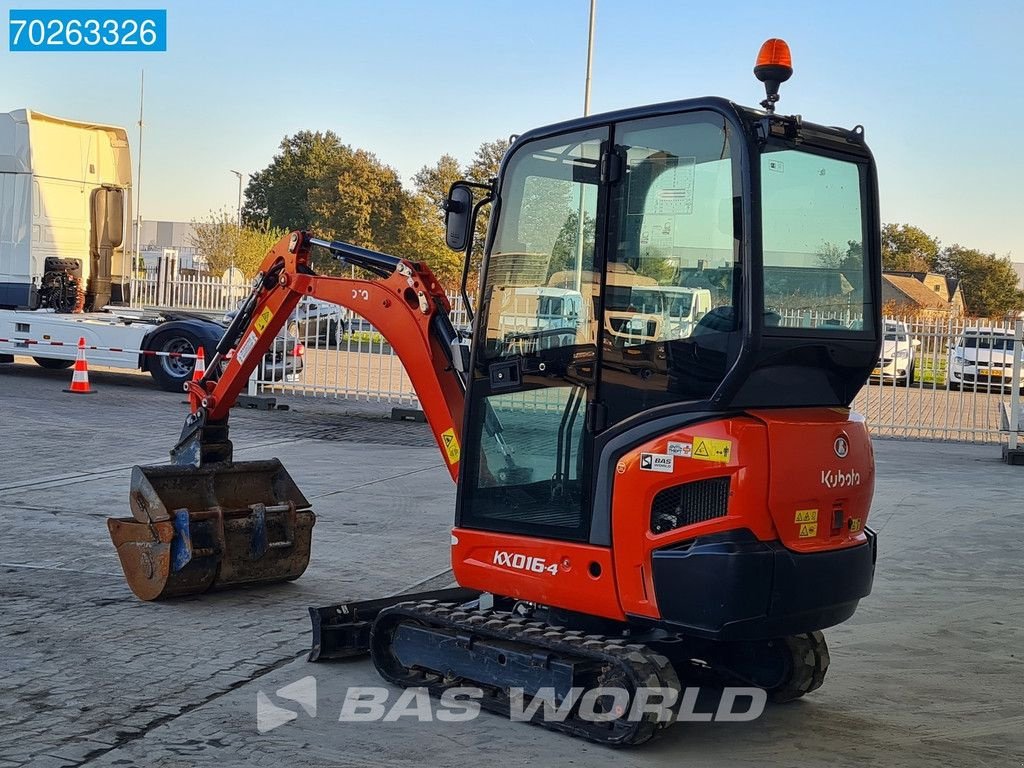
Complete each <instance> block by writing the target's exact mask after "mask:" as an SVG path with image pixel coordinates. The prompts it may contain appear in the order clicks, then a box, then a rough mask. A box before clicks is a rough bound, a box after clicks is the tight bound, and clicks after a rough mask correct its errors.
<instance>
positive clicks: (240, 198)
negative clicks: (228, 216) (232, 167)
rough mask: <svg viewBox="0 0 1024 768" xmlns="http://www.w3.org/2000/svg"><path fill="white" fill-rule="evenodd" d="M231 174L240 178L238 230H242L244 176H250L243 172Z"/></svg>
mask: <svg viewBox="0 0 1024 768" xmlns="http://www.w3.org/2000/svg"><path fill="white" fill-rule="evenodd" d="M231 173H233V174H235V176H237V177H238V228H239V229H241V228H242V177H243V176H248V175H249V174H247V173H242V172H241V171H231Z"/></svg>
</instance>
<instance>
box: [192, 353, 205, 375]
mask: <svg viewBox="0 0 1024 768" xmlns="http://www.w3.org/2000/svg"><path fill="white" fill-rule="evenodd" d="M204 375H206V353H205V352H203V348H202V347H200V348H199V349H198V350H197V351H196V367H195V368H194V369H193V370H192V381H199V380H200V379H201V378H203V376H204Z"/></svg>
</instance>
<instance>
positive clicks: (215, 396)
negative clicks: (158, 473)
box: [172, 232, 465, 479]
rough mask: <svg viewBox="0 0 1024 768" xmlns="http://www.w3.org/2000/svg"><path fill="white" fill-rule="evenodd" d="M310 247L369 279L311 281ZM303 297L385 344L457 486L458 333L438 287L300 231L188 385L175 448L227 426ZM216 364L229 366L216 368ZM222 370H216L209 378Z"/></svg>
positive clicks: (280, 248)
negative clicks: (329, 306) (360, 323)
mask: <svg viewBox="0 0 1024 768" xmlns="http://www.w3.org/2000/svg"><path fill="white" fill-rule="evenodd" d="M314 246H316V247H323V248H326V249H327V250H328V251H329V252H330V253H331V254H332V255H333V256H334V257H335V258H337V259H338V260H339V261H342V262H344V263H346V264H351V265H353V266H356V267H359V268H361V269H363V270H365V271H369V272H370V273H372V274H374V275H376V278H375V279H356V278H347V277H334V276H326V275H317V274H315V273H314V272H313V270H312V269H311V267H310V255H311V250H312V248H313V247H314ZM304 296H310V297H314V298H317V299H319V300H321V301H326V302H330V303H333V304H338V305H340V306H343V307H345V308H347V309H350V310H352V311H353V312H355V313H357V314H358V315H360V316H362V317H364V318H365V319H366V320H368V321H369V322H370V323H371V324H372V325H373V326H374V328H376V329H377V330H378V331H379V332H380V333H381V335H382V336H384V338H385V339H387V341H388V343H389V344H390V345H391V347H392V349H394V351H395V352H396V354H397V355H398V357H399V359H400V360H401V361H402V364H403V365H404V366H405V370H406V372H407V373H408V375H409V379H410V380H411V382H412V385H413V388H414V389H415V391H416V395H417V397H418V398H419V401H420V405H421V407H422V408H423V411H424V413H425V414H426V416H427V421H428V422H429V423H430V427H431V430H432V431H433V433H434V438H435V440H436V441H437V444H438V448H439V449H440V450H441V455H442V457H443V458H444V460H445V464H446V465H447V467H448V471H449V473H450V474H451V476H452V479H455V478H456V477H457V476H458V468H459V458H460V457H459V446H460V445H461V442H462V436H461V430H462V409H463V404H464V398H465V385H464V383H463V380H462V378H461V376H460V374H459V373H458V372H457V371H456V370H455V369H454V367H453V366H452V351H451V344H452V342H453V341H455V340H457V339H458V332H457V331H456V330H455V328H454V327H453V325H452V323H451V318H450V312H451V305H450V304H449V301H448V297H447V295H446V294H445V291H444V289H443V287H442V286H441V285H440V283H439V282H438V280H437V279H436V278H435V277H434V274H433V272H431V271H430V269H429V267H427V266H426V265H424V264H419V263H416V262H411V261H407V260H405V259H400V258H398V257H395V256H389V255H387V254H382V253H377V252H375V251H370V250H366V249H363V248H358V247H356V246H353V245H349V244H348V243H341V242H329V241H326V240H319V239H317V238H313V237H311V236H310V235H309V233H307V232H292V233H291V234H289V235H286V236H284V237H283V238H281V240H280V241H278V243H277V244H276V245H275V246H274V247H273V248H272V249H271V251H270V252H269V253H268V254H267V257H266V258H265V259H264V261H263V264H262V265H261V267H260V272H259V277H258V278H257V280H256V282H255V287H254V288H253V291H252V293H251V294H250V295H249V297H248V298H247V299H246V301H245V302H244V303H243V305H242V307H241V309H240V310H239V312H238V314H237V315H236V316H235V318H234V320H233V322H232V323H231V325H230V326H229V327H228V329H227V331H226V332H225V334H224V337H223V338H222V340H221V343H220V344H219V345H218V347H217V354H216V355H215V356H214V358H213V360H211V363H210V366H209V368H208V373H207V375H206V377H204V378H203V379H201V380H200V381H196V382H191V383H190V384H189V388H188V389H189V395H190V399H191V402H192V411H193V413H192V416H190V421H188V422H186V426H185V431H184V432H183V437H182V443H179V446H178V449H181V447H182V444H183V443H185V442H186V441H187V440H189V439H195V435H196V433H197V432H199V433H200V434H201V431H200V430H197V429H196V428H195V426H196V425H200V426H209V425H219V424H226V420H227V417H228V413H229V411H230V409H231V407H232V406H233V405H234V404H235V401H236V400H237V398H238V395H239V394H240V393H241V392H242V390H243V389H244V388H245V387H246V385H247V383H248V381H249V377H250V376H251V374H252V372H253V370H254V369H255V368H256V366H257V365H258V364H259V361H260V360H262V359H263V356H264V354H266V352H267V351H268V350H269V349H270V348H271V345H272V344H273V343H274V339H275V337H276V336H277V335H278V333H280V331H281V329H282V328H283V327H284V326H285V325H286V324H287V322H288V318H289V317H290V316H291V314H292V312H293V311H294V310H295V308H296V307H297V306H298V305H299V302H300V301H301V299H302V298H303V297H304ZM223 360H227V363H226V365H223V366H222V365H221V362H222V361H223ZM221 368H223V372H221V373H220V375H219V376H217V372H218V370H220V369H221ZM200 439H201V438H200ZM178 449H176V450H178ZM173 454H174V452H173V451H172V455H173ZM194 455H195V456H198V454H194ZM194 463H202V462H201V461H198V462H194Z"/></svg>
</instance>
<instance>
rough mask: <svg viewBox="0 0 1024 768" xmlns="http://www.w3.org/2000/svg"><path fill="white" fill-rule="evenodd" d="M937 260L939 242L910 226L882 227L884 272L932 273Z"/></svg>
mask: <svg viewBox="0 0 1024 768" xmlns="http://www.w3.org/2000/svg"><path fill="white" fill-rule="evenodd" d="M938 260H939V241H938V240H937V239H936V238H934V237H932V236H931V235H929V234H928V233H926V232H925V231H924V230H923V229H920V228H918V227H915V226H912V225H910V224H886V225H885V226H883V227H882V269H883V270H885V271H886V272H932V271H934V270H935V268H936V265H937V263H938Z"/></svg>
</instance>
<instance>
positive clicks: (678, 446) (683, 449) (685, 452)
mask: <svg viewBox="0 0 1024 768" xmlns="http://www.w3.org/2000/svg"><path fill="white" fill-rule="evenodd" d="M668 453H669V455H671V456H682V457H684V458H689V457H690V456H692V455H693V443H669V444H668Z"/></svg>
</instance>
